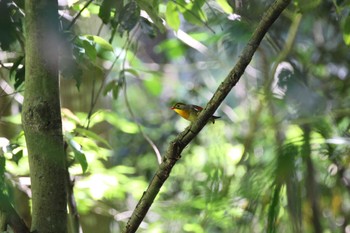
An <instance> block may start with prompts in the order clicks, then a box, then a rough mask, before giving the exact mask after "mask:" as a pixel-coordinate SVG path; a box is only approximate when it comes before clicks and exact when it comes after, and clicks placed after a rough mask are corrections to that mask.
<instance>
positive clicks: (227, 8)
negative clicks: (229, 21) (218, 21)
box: [216, 0, 233, 14]
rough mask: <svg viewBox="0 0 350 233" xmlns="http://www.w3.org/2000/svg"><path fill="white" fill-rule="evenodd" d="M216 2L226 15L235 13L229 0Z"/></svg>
mask: <svg viewBox="0 0 350 233" xmlns="http://www.w3.org/2000/svg"><path fill="white" fill-rule="evenodd" d="M216 2H217V3H218V4H219V6H220V7H221V8H222V9H223V10H224V12H225V13H227V14H232V13H233V9H232V7H231V6H230V4H228V2H227V0H216Z"/></svg>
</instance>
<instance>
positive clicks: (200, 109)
mask: <svg viewBox="0 0 350 233" xmlns="http://www.w3.org/2000/svg"><path fill="white" fill-rule="evenodd" d="M192 106H193V107H194V109H195V110H196V111H197V112H200V111H202V110H203V108H202V107H201V106H198V105H192Z"/></svg>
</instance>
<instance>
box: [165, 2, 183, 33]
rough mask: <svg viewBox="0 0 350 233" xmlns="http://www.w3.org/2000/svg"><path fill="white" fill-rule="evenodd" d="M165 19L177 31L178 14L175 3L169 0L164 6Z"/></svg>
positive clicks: (178, 24) (178, 26) (178, 23)
mask: <svg viewBox="0 0 350 233" xmlns="http://www.w3.org/2000/svg"><path fill="white" fill-rule="evenodd" d="M165 19H166V21H167V23H168V25H169V27H171V28H172V29H174V30H175V31H177V30H178V29H179V28H180V15H179V12H178V9H177V5H176V4H175V3H174V2H172V1H169V2H168V4H167V6H166V11H165Z"/></svg>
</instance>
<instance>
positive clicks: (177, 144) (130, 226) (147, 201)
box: [123, 0, 290, 233]
mask: <svg viewBox="0 0 350 233" xmlns="http://www.w3.org/2000/svg"><path fill="white" fill-rule="evenodd" d="M289 3H290V0H276V1H275V2H274V3H273V4H272V5H271V6H270V8H269V9H268V10H267V11H266V13H265V14H264V16H263V17H262V19H261V21H260V23H259V25H258V27H257V28H256V30H255V31H254V33H253V35H252V36H251V38H250V40H249V42H248V44H247V45H246V47H245V48H244V50H243V52H242V54H241V56H240V58H239V60H238V61H237V64H236V65H235V67H234V68H233V69H232V70H231V72H230V73H229V74H228V76H227V77H226V78H225V80H224V81H223V82H222V83H221V84H220V86H219V87H218V89H217V90H216V92H215V94H214V95H213V97H212V98H211V100H210V101H209V102H208V104H207V106H206V107H205V109H204V110H203V111H202V112H201V114H200V115H199V117H198V119H197V121H196V122H194V123H193V124H191V125H190V126H189V127H187V128H186V129H185V130H184V131H183V132H181V133H180V134H179V135H178V136H177V137H176V138H175V139H174V140H173V141H172V142H171V143H170V145H169V147H168V150H167V152H166V154H165V156H164V158H163V162H162V163H161V164H160V166H159V168H158V170H157V172H156V174H155V175H154V177H153V179H152V181H151V183H150V185H149V186H148V188H147V190H146V191H145V192H144V193H143V195H142V197H141V199H140V201H139V203H138V204H137V206H136V208H135V210H134V212H133V213H132V215H131V217H130V219H129V221H128V223H127V225H126V226H125V228H124V230H123V232H125V233H130V232H135V231H136V230H137V228H138V227H139V225H140V223H141V222H142V220H143V219H144V217H145V215H146V213H147V211H148V210H149V208H150V207H151V205H152V203H153V201H154V199H155V197H156V196H157V194H158V193H159V191H160V188H161V187H162V185H163V184H164V182H165V181H166V179H167V178H168V177H169V174H170V172H171V169H172V168H173V166H174V165H175V163H176V162H177V160H179V159H180V157H181V152H182V150H183V149H184V148H185V147H186V146H187V145H188V144H189V143H190V142H191V140H192V139H193V138H194V137H195V136H196V135H197V134H198V133H199V132H200V131H201V129H202V128H203V127H204V126H205V125H206V123H207V122H208V121H209V118H210V117H211V116H212V115H213V114H214V112H215V110H216V109H217V108H218V107H219V105H220V104H221V102H222V101H223V100H224V99H225V98H226V96H227V95H228V93H229V92H230V91H231V89H232V88H233V87H234V86H235V85H236V84H237V82H238V81H239V79H240V77H241V76H242V74H243V73H244V70H245V69H246V67H247V66H248V64H249V63H250V61H251V59H252V57H253V55H254V53H255V51H256V49H257V48H258V46H259V44H260V42H261V40H262V39H263V37H264V36H265V34H266V32H267V31H268V29H269V28H270V26H271V25H272V24H273V22H274V21H275V20H276V19H277V18H278V17H279V15H280V14H281V13H282V11H283V10H284V9H285V8H286V7H287V6H288V4H289Z"/></svg>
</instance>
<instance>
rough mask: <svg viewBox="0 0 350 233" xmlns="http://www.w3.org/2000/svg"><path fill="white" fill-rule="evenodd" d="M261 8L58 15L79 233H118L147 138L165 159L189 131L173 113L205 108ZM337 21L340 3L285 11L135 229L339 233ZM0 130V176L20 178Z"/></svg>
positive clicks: (172, 7) (341, 145)
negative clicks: (0, 143)
mask: <svg viewBox="0 0 350 233" xmlns="http://www.w3.org/2000/svg"><path fill="white" fill-rule="evenodd" d="M270 3H271V1H255V0H252V1H243V6H236V5H235V6H233V5H231V2H229V1H223V0H218V1H202V0H198V1H197V0H195V1H182V0H174V1H166V2H161V1H146V0H136V1H134V0H132V1H109V0H107V1H101V2H97V1H78V2H76V3H74V4H72V5H66V6H62V7H63V8H65V9H66V10H67V12H69V14H71V15H70V16H71V17H74V16H77V14H78V13H79V12H81V14H80V16H79V17H77V18H76V21H75V23H73V24H72V26H71V27H68V26H67V25H70V22H72V21H70V22H67V21H68V17H67V18H65V17H64V15H62V17H61V20H62V25H63V28H62V29H63V32H62V38H61V39H62V41H61V42H62V51H61V52H62V54H60V56H61V62H60V63H61V74H62V76H63V78H65V79H62V86H61V91H62V93H61V95H62V103H63V107H64V108H63V109H62V115H63V126H64V135H65V141H66V142H67V150H66V152H67V161H68V165H69V172H70V174H71V176H74V177H75V179H76V181H75V186H74V195H75V198H76V201H77V205H78V211H79V213H80V215H81V223H82V226H83V230H84V232H97V231H98V232H119V231H120V229H121V228H122V227H123V226H124V224H125V223H124V221H125V219H127V218H128V211H130V210H132V209H133V208H134V206H135V204H136V201H137V200H138V198H140V196H141V195H142V193H143V191H144V190H145V188H146V186H147V183H148V181H149V180H150V179H151V177H152V176H153V175H154V171H155V169H156V168H157V167H158V164H157V159H156V156H155V153H154V151H153V149H152V146H151V145H150V144H149V143H147V140H146V139H145V136H144V135H146V136H148V137H149V138H150V139H151V140H152V142H153V143H154V144H155V145H156V146H157V148H158V149H159V150H160V152H161V153H162V154H163V153H164V150H165V148H166V146H167V144H168V143H169V142H170V141H171V139H172V138H173V137H174V135H175V134H176V133H178V132H180V131H182V130H183V129H184V128H185V127H186V126H187V125H188V122H185V121H184V120H182V119H180V118H177V116H176V115H175V114H173V113H172V112H171V110H170V109H169V107H170V103H172V102H179V101H182V102H188V103H193V104H198V105H204V104H205V103H206V102H207V100H208V99H209V98H210V97H211V95H212V93H213V91H215V89H216V88H217V86H218V85H219V84H220V82H221V81H222V79H223V78H224V77H225V76H226V75H227V74H228V72H229V71H230V69H231V68H232V66H233V65H234V62H235V60H236V58H237V56H238V54H239V53H240V52H241V50H242V47H243V46H244V45H245V44H246V43H247V40H248V38H249V37H250V35H251V33H252V31H253V29H254V28H255V25H256V23H257V21H258V20H260V18H261V17H260V16H261V15H262V14H263V12H264V11H265V9H266V7H267V6H268V5H269V4H270ZM253 6H254V7H253ZM4 9H7V8H2V10H4ZM15 9H16V10H15V11H14V14H15V15H16V17H17V16H18V17H19V18H16V21H11V24H9V25H7V26H10V27H12V29H10V28H6V27H5V28H3V27H2V28H1V25H0V29H1V30H2V29H3V30H5V31H6V32H13V26H14V22H15V26H14V27H19V26H18V25H21V24H22V21H23V18H22V16H20V15H18V13H19V12H20V11H19V10H20V9H21V8H20V7H17V5H16V8H15ZM6 13H9V12H8V11H6ZM348 13H349V3H348V1H331V0H326V1H317V0H315V1H294V2H293V4H291V6H290V7H289V8H288V10H287V11H286V12H285V14H284V15H283V16H282V17H281V18H280V19H278V21H277V22H276V24H275V25H274V27H273V28H272V29H271V31H270V32H269V34H268V36H267V38H266V39H265V40H264V41H263V42H262V44H261V46H260V48H259V51H258V53H257V54H256V56H255V58H254V61H253V62H252V63H251V65H250V66H249V68H248V69H247V71H246V73H245V75H244V77H243V79H242V80H241V81H240V83H238V85H237V86H236V87H235V88H234V92H233V93H232V95H230V96H228V98H227V99H226V100H225V102H224V103H223V105H222V106H221V107H220V109H219V111H218V113H217V115H220V116H221V117H222V118H221V120H218V121H217V122H216V123H215V124H214V125H208V126H206V127H205V128H204V130H203V132H201V134H200V135H199V136H198V137H197V138H196V140H195V141H194V142H193V143H192V144H191V145H190V146H188V148H186V149H185V151H184V153H183V154H182V158H181V159H180V161H179V163H178V164H177V165H176V166H175V167H174V169H173V170H172V172H171V176H170V179H169V180H168V181H167V182H166V185H165V187H163V188H162V191H161V194H160V196H159V197H158V199H157V200H156V201H155V203H154V205H153V207H152V208H151V211H150V213H149V215H148V216H147V217H146V219H145V220H144V223H145V224H144V226H145V228H146V229H144V231H145V232H151V231H152V232H286V233H287V232H320V230H322V231H325V232H327V231H328V232H346V230H347V229H348V228H349V223H348V221H347V220H348V219H349V218H350V216H349V208H348V206H349V204H350V203H349V183H350V181H349V176H348V173H349V169H350V168H349V161H350V160H349V156H348V154H349V138H348V136H349V129H350V126H349V125H350V118H349V112H350V111H349V103H350V99H349V96H350V95H349V93H350V90H349V87H350V85H349V84H350V83H349V69H348V61H349V59H350V57H349V56H350V55H349V54H350V53H349V47H348V45H349V43H350V42H349V25H350V23H349V15H348ZM1 15H2V14H1V13H0V16H1ZM5 16H6V14H4V17H5ZM7 16H9V14H7ZM10 16H11V15H10ZM11 17H14V15H12V16H11ZM11 17H10V18H11ZM7 19H9V17H7ZM173 31H175V32H176V33H172V32H173ZM212 31H214V32H215V34H214V33H213V32H212ZM20 32H21V31H20ZM293 32H294V33H293ZM0 34H1V35H4V37H1V38H0V40H1V49H2V50H3V51H1V52H4V51H5V50H9V49H10V48H11V49H12V50H13V51H14V54H15V55H16V56H15V57H11V58H8V60H2V61H1V64H3V63H7V62H12V66H11V68H9V69H5V68H4V67H3V66H2V67H1V70H0V75H1V78H3V77H4V78H3V80H6V82H8V83H9V84H11V85H12V86H13V87H14V89H15V90H20V89H21V88H22V87H23V81H24V79H23V77H24V76H23V72H24V69H25V68H24V67H23V66H22V65H23V54H24V51H21V46H20V42H19V43H16V41H19V39H18V38H17V37H11V38H10V37H9V38H5V36H6V35H13V34H11V33H8V34H3V33H0ZM3 41H4V42H3ZM19 51H20V52H19ZM9 57H10V56H9ZM6 75H8V77H9V78H6V77H7V76H6ZM67 79H68V84H67V83H65V82H66V81H67ZM70 79H72V80H73V81H74V82H73V85H72V83H70V82H69V80H70ZM74 84H75V85H76V86H77V87H78V88H79V91H77V90H76V88H74ZM72 87H73V88H72ZM24 88H25V87H24ZM71 93H73V94H71ZM79 95H80V96H79ZM0 96H1V97H0V101H1V100H2V99H4V97H3V95H2V94H0ZM0 106H1V107H0V112H1V113H3V112H2V108H5V107H3V106H5V105H3V104H2V103H1V105H0ZM15 106H16V104H12V107H13V108H15ZM9 115H11V114H9ZM18 116H19V115H15V114H12V116H8V117H3V116H2V118H1V121H0V127H3V125H6V126H8V127H9V126H10V125H11V126H14V123H17V124H19V125H16V126H15V127H17V128H19V129H20V123H19V121H18ZM0 132H1V134H0V136H1V137H3V138H6V140H8V141H9V144H8V145H7V146H8V147H7V148H8V150H6V153H4V156H0V161H1V164H0V169H1V168H4V169H5V170H4V172H5V173H4V174H6V173H9V174H11V176H10V177H20V176H28V170H29V168H28V165H27V152H26V149H25V144H24V141H23V134H22V133H21V132H20V130H17V131H15V132H12V133H11V134H6V135H5V133H3V134H2V132H5V131H2V130H0ZM1 174H3V172H2V173H0V175H1ZM2 177H4V176H2ZM5 177H6V176H5ZM1 183H2V182H1ZM2 188H4V187H2ZM90 220H91V221H90ZM96 222H97V224H96ZM100 222H103V223H104V224H100ZM146 223H147V224H146ZM102 225H103V226H102ZM96 227H98V229H96ZM141 231H143V230H141Z"/></svg>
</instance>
